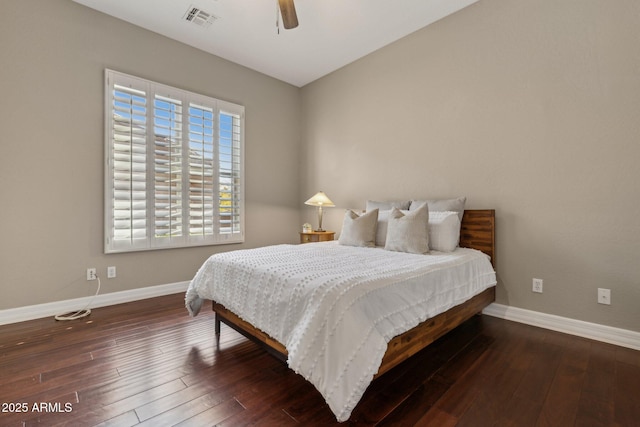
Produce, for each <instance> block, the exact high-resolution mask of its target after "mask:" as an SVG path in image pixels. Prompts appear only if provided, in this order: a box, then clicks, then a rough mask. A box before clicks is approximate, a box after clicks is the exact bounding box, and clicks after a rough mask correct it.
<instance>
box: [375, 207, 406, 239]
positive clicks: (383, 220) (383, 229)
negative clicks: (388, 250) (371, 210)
mask: <svg viewBox="0 0 640 427" xmlns="http://www.w3.org/2000/svg"><path fill="white" fill-rule="evenodd" d="M405 212H409V211H405ZM390 213H391V210H388V211H378V228H377V230H376V246H382V247H384V245H385V243H386V242H387V227H388V225H389V214H390Z"/></svg>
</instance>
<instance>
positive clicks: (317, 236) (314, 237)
mask: <svg viewBox="0 0 640 427" xmlns="http://www.w3.org/2000/svg"><path fill="white" fill-rule="evenodd" d="M335 234H336V232H335V231H309V232H306V233H304V232H303V233H300V243H314V242H328V241H331V240H333V236H335Z"/></svg>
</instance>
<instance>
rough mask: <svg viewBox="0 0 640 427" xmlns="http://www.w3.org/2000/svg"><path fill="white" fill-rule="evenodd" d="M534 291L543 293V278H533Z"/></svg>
mask: <svg viewBox="0 0 640 427" xmlns="http://www.w3.org/2000/svg"><path fill="white" fill-rule="evenodd" d="M531 290H532V291H533V292H536V293H539V294H541V293H542V279H533V287H532V288H531Z"/></svg>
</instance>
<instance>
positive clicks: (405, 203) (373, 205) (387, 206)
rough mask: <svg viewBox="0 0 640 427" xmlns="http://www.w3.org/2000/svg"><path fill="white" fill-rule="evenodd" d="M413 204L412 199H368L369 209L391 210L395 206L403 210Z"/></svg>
mask: <svg viewBox="0 0 640 427" xmlns="http://www.w3.org/2000/svg"><path fill="white" fill-rule="evenodd" d="M410 204H411V201H410V200H401V201H394V202H376V201H375V200H367V209H366V210H367V211H372V210H374V209H378V210H380V211H390V210H391V209H393V208H398V209H402V210H405V211H406V210H407V209H409V205H410Z"/></svg>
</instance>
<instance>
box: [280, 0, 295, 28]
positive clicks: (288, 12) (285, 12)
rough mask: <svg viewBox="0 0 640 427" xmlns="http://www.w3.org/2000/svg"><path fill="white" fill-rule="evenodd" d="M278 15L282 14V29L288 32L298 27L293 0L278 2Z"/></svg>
mask: <svg viewBox="0 0 640 427" xmlns="http://www.w3.org/2000/svg"><path fill="white" fill-rule="evenodd" d="M278 3H279V4H280V13H281V14H282V24H283V25H284V28H285V29H287V30H290V29H291V28H295V27H297V26H298V15H296V7H295V5H294V4H293V0H278Z"/></svg>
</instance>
